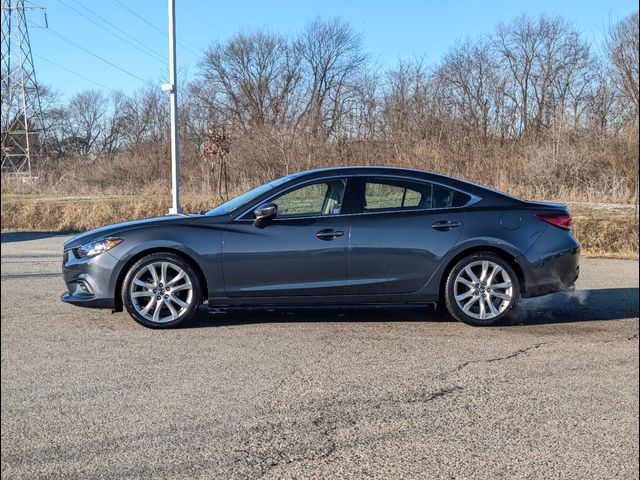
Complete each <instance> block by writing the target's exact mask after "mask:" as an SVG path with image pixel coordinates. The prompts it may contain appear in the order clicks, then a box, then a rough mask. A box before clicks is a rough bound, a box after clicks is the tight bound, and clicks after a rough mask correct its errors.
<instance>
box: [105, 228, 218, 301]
mask: <svg viewBox="0 0 640 480" xmlns="http://www.w3.org/2000/svg"><path fill="white" fill-rule="evenodd" d="M122 236H123V237H124V239H125V240H124V242H122V243H121V244H120V245H118V246H117V247H115V248H114V249H113V250H111V251H109V252H108V253H110V254H111V255H113V256H114V257H115V258H116V260H117V266H116V268H114V271H113V276H112V278H113V279H114V280H113V282H114V283H113V288H114V294H115V293H117V292H115V288H116V282H117V280H118V279H120V278H121V276H122V275H123V274H124V273H125V272H124V270H125V269H127V268H129V266H130V265H131V264H132V262H133V261H135V260H136V259H138V258H141V257H142V256H144V254H145V252H149V253H151V252H153V251H160V250H169V251H174V252H177V253H178V254H182V255H184V256H186V257H188V258H189V259H191V260H192V261H193V262H194V263H195V264H196V265H197V266H198V268H199V269H200V270H201V271H202V273H203V275H204V277H205V280H206V282H207V287H208V290H209V292H207V293H208V294H209V296H210V293H211V292H219V291H223V290H224V287H223V282H222V229H221V228H220V227H219V226H204V227H203V226H184V225H183V226H181V227H180V228H173V229H171V228H164V227H160V228H158V227H156V228H148V229H140V230H135V231H129V232H126V233H125V234H123V235H122Z"/></svg>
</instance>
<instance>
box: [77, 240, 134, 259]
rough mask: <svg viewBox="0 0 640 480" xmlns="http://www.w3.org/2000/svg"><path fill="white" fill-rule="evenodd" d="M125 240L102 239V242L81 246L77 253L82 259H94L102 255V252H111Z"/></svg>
mask: <svg viewBox="0 0 640 480" xmlns="http://www.w3.org/2000/svg"><path fill="white" fill-rule="evenodd" d="M123 240H124V238H113V237H107V238H101V239H100V240H95V241H93V242H87V243H85V244H82V245H80V246H79V247H78V249H77V250H76V252H77V254H78V257H80V258H86V257H93V256H95V255H99V254H101V253H102V252H106V251H107V250H111V249H112V248H113V247H115V246H116V245H119V244H120V243H122V242H123Z"/></svg>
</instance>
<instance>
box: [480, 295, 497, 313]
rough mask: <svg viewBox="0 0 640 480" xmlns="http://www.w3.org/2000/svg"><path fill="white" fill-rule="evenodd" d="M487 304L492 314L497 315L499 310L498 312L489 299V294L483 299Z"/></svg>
mask: <svg viewBox="0 0 640 480" xmlns="http://www.w3.org/2000/svg"><path fill="white" fill-rule="evenodd" d="M484 300H485V302H486V304H487V306H488V307H489V311H490V312H491V315H492V316H494V317H495V316H497V315H499V314H500V312H498V309H497V308H496V306H495V305H494V304H493V301H492V300H491V296H489V295H487V298H485V299H484Z"/></svg>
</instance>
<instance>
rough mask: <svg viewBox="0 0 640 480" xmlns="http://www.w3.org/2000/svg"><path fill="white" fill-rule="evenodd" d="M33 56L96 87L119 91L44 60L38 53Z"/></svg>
mask: <svg viewBox="0 0 640 480" xmlns="http://www.w3.org/2000/svg"><path fill="white" fill-rule="evenodd" d="M33 56H34V57H38V58H39V59H40V60H42V61H44V62H47V63H50V64H51V65H55V66H56V67H58V68H61V69H62V70H66V71H67V72H69V73H71V74H73V75H75V76H76V77H80V78H82V79H84V80H86V81H87V82H91V83H93V84H95V85H97V86H99V87H102V88H106V89H107V90H111V91H112V92H114V93H115V92H116V91H117V90H114V89H113V88H111V87H107V86H106V85H104V84H102V83H100V82H96V81H95V80H92V79H90V78H89V77H85V76H84V75H82V74H81V73H78V72H74V71H73V70H71V69H70V68H67V67H65V66H62V65H60V64H59V63H56V62H52V61H51V60H49V59H47V58H44V57H43V56H41V55H38V54H37V53H34V54H33Z"/></svg>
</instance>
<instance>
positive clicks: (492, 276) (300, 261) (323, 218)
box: [62, 167, 580, 328]
mask: <svg viewBox="0 0 640 480" xmlns="http://www.w3.org/2000/svg"><path fill="white" fill-rule="evenodd" d="M571 222H572V219H571V216H570V214H569V212H568V210H567V208H566V207H565V206H564V205H560V204H552V203H537V202H529V201H524V200H520V199H518V198H514V197H511V196H508V195H505V194H503V193H499V192H496V191H494V190H491V189H489V188H485V187H482V186H479V185H476V184H473V183H469V182H465V181H462V180H457V179H454V178H450V177H446V176H442V175H437V174H433V173H428V172H423V171H419V170H406V169H399V168H382V167H348V168H332V169H322V170H313V171H309V172H303V173H296V174H293V175H289V176H286V177H284V178H281V179H279V180H275V181H273V182H271V183H267V184H265V185H262V186H260V187H258V188H255V189H253V190H251V191H249V192H246V193H244V194H243V195H240V196H239V197H237V198H234V199H233V200H231V201H229V202H227V203H224V204H223V205H220V206H219V207H216V208H214V209H213V210H211V211H209V212H207V213H201V214H195V215H182V214H181V215H172V216H166V217H159V218H151V219H147V220H140V221H135V222H127V223H121V224H117V225H111V226H107V227H103V228H99V229H97V230H93V231H90V232H87V233H84V234H82V235H79V236H77V237H75V238H73V239H72V240H69V241H68V242H67V243H65V245H64V265H63V273H64V280H65V283H66V285H67V289H68V292H67V293H65V294H63V295H62V300H63V301H64V302H67V303H71V304H74V305H79V306H84V307H94V308H110V309H112V310H116V311H121V310H122V309H123V308H125V309H126V310H127V311H128V312H129V314H130V315H131V316H132V317H133V318H134V319H135V320H136V321H138V322H139V323H141V324H142V325H145V326H147V327H157V328H164V327H173V326H176V325H178V324H181V323H183V322H185V321H187V320H188V319H189V318H191V317H192V316H193V315H194V313H195V312H196V311H197V310H198V308H199V306H200V305H201V304H203V303H207V304H208V305H209V307H216V308H217V307H233V306H244V307H248V306H252V307H255V306H265V307H266V306H269V307H273V306H298V305H319V306H326V305H348V304H434V303H435V304H440V305H443V306H446V308H447V310H448V311H449V313H450V314H451V315H452V316H453V317H455V318H456V319H458V320H461V321H463V322H465V323H468V324H471V325H491V324H494V323H496V322H498V321H500V320H501V319H503V318H504V317H505V316H507V315H508V314H509V312H510V311H511V310H512V309H513V308H515V307H516V304H517V303H518V300H519V299H520V298H521V297H533V296H539V295H545V294H548V293H552V292H557V291H561V290H567V289H570V288H571V287H572V286H573V284H574V282H575V280H576V279H577V277H578V273H579V266H578V261H579V250H580V246H579V244H578V242H577V241H576V239H575V238H574V237H573V235H572V234H571V231H570V226H571Z"/></svg>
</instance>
